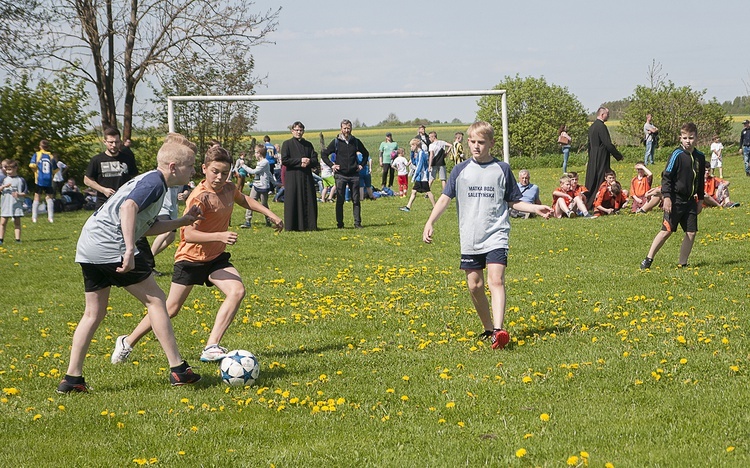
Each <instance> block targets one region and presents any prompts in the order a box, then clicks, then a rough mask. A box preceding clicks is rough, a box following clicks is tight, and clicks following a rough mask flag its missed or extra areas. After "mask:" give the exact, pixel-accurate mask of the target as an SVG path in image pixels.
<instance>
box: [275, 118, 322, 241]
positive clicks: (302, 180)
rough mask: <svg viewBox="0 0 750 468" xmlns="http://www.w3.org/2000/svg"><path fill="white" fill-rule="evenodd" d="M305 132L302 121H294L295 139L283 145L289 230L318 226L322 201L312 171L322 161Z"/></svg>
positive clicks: (285, 204) (285, 199) (311, 228)
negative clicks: (304, 136) (319, 205)
mask: <svg viewBox="0 0 750 468" xmlns="http://www.w3.org/2000/svg"><path fill="white" fill-rule="evenodd" d="M304 133H305V126H304V125H303V124H302V122H294V124H293V125H292V138H290V139H288V140H286V141H285V142H284V143H282V144H281V164H283V165H284V166H285V167H286V181H285V183H284V229H286V230H287V231H316V230H317V229H318V203H317V202H318V200H317V197H316V195H315V189H316V184H315V179H313V176H312V170H313V169H315V168H316V167H318V166H320V163H319V162H318V154H317V153H316V152H315V149H314V148H313V145H312V143H310V142H309V141H307V140H305V139H304V138H303V137H302V135H304Z"/></svg>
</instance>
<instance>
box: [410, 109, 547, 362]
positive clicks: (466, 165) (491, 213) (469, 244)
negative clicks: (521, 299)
mask: <svg viewBox="0 0 750 468" xmlns="http://www.w3.org/2000/svg"><path fill="white" fill-rule="evenodd" d="M466 134H467V136H468V146H469V153H470V154H471V158H470V159H468V160H466V161H464V162H462V163H460V164H458V165H457V166H455V167H454V168H453V171H451V175H450V179H449V181H448V184H447V185H446V186H445V189H444V190H443V194H442V195H440V198H439V199H438V201H437V203H436V204H435V207H434V208H433V209H432V213H430V217H429V219H428V220H427V223H426V224H425V226H424V231H423V233H422V240H424V242H426V243H428V244H429V243H431V242H432V235H433V232H434V228H433V225H434V223H435V222H436V221H437V220H438V219H439V218H440V216H441V215H442V214H443V213H444V212H445V210H446V209H447V208H448V205H449V204H450V202H451V199H452V198H456V204H457V205H458V207H459V209H458V210H457V211H458V227H459V238H460V244H461V269H462V270H464V271H465V272H466V283H467V286H468V288H469V293H470V294H471V300H472V302H473V303H474V307H475V309H476V311H477V315H479V319H480V320H481V321H482V325H483V326H484V333H482V338H484V339H487V338H489V339H490V341H491V343H492V349H502V348H503V347H505V345H507V344H508V342H509V341H510V335H509V334H508V332H507V331H506V330H505V329H503V321H504V319H505V267H506V265H507V263H508V237H509V235H510V220H509V218H510V217H509V208H513V209H516V210H518V211H523V212H526V213H535V214H537V215H539V216H542V217H544V218H549V216H550V215H551V214H552V208H550V207H549V206H546V205H534V204H532V203H528V202H522V201H520V200H521V191H520V190H519V189H518V184H517V183H516V180H515V177H514V176H513V173H512V172H511V170H510V166H509V165H508V164H506V163H505V162H503V161H499V160H497V159H495V158H494V157H492V156H491V155H490V150H491V149H492V147H493V146H494V145H495V139H494V130H493V128H492V126H491V125H490V124H489V123H487V122H476V123H474V124H472V125H471V126H470V127H469V129H468V130H467V132H466ZM485 267H486V268H487V282H488V285H489V288H490V294H491V296H492V311H491V312H490V305H489V302H488V301H487V296H486V295H485V292H484V269H485Z"/></svg>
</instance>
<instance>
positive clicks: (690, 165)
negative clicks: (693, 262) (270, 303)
mask: <svg viewBox="0 0 750 468" xmlns="http://www.w3.org/2000/svg"><path fill="white" fill-rule="evenodd" d="M696 135H697V129H696V127H695V125H694V124H686V125H684V126H683V127H682V130H681V135H680V143H681V146H680V147H679V148H677V149H676V150H675V151H674V152H673V154H672V156H671V157H670V159H669V162H668V164H667V167H666V169H665V171H664V177H663V185H662V188H661V193H662V198H663V208H664V221H663V223H662V230H661V231H660V232H659V234H657V236H656V237H655V238H654V241H653V243H652V245H651V248H650V250H649V254H648V256H647V257H646V259H645V260H644V261H643V262H642V263H641V268H649V267H650V266H651V262H652V261H653V258H654V255H655V254H656V253H657V252H658V250H659V249H660V248H661V246H662V245H663V244H664V242H665V241H666V239H667V238H669V236H670V235H671V233H672V232H674V230H675V229H676V227H677V226H681V227H682V228H683V230H684V231H685V240H684V241H683V245H682V247H681V249H680V265H682V266H685V265H687V257H688V255H689V254H690V249H691V248H692V244H693V241H694V238H695V234H696V231H697V215H698V213H700V209H701V206H702V201H703V200H704V177H703V174H704V171H705V167H706V161H705V157H704V156H703V154H702V153H701V152H700V151H698V150H697V149H695V146H694V144H695V138H696ZM467 136H468V147H469V153H470V156H471V157H470V158H469V159H467V160H465V161H463V162H460V163H459V164H457V165H456V166H455V167H454V169H453V171H452V172H451V174H450V178H449V179H448V181H447V184H446V187H445V188H444V190H443V192H442V194H441V196H440V198H439V199H438V200H437V201H436V202H434V207H433V209H432V212H431V213H430V216H429V218H428V220H427V222H426V223H425V226H424V229H423V234H422V240H423V241H424V242H425V243H428V244H430V243H432V242H433V238H434V235H435V223H437V221H438V220H439V218H440V217H441V216H442V214H443V213H444V212H445V211H446V209H447V208H448V206H449V204H450V202H451V200H452V199H453V198H456V200H457V203H458V204H459V206H460V210H457V211H458V213H457V214H458V228H459V239H460V269H462V270H464V272H465V275H466V282H467V287H468V290H469V294H470V296H471V299H472V302H473V304H474V307H475V309H476V312H477V314H478V316H479V319H480V321H481V323H482V325H483V327H484V331H483V332H482V333H481V338H483V339H487V340H489V341H490V343H491V347H492V348H493V349H502V348H503V347H505V346H506V345H507V344H508V343H509V342H510V334H509V333H508V331H507V330H506V329H505V328H504V318H505V304H506V296H505V270H506V267H507V263H508V248H509V235H510V227H511V225H510V221H509V218H510V217H509V211H510V209H515V210H517V211H521V212H525V213H533V214H535V215H538V216H541V217H543V218H545V219H546V218H549V217H550V216H552V215H555V216H557V215H558V214H559V215H560V217H562V216H563V214H564V215H565V216H571V215H569V214H568V213H570V212H571V211H572V210H576V211H580V212H582V213H584V214H583V216H586V215H588V213H587V211H586V209H585V203H583V204H582V202H583V201H584V200H583V199H582V192H583V191H585V188H583V187H581V186H578V185H577V177H576V176H575V174H573V177H572V178H571V177H570V176H569V175H568V176H566V178H565V179H564V180H561V186H560V188H559V189H558V190H556V192H559V193H556V195H555V196H556V197H557V198H556V203H555V207H554V208H553V207H550V206H546V205H541V204H534V203H529V202H525V201H521V197H522V193H521V191H520V189H519V188H518V184H517V183H516V180H515V177H514V175H513V173H512V172H511V170H510V166H509V165H508V164H507V163H505V162H503V161H500V160H498V159H496V158H494V157H493V156H492V155H491V154H490V150H491V149H492V147H493V146H494V144H495V140H494V130H493V128H492V126H491V125H490V124H489V123H486V122H476V123H474V124H472V125H471V126H470V127H469V129H468V131H467ZM179 138H181V137H177V136H175V137H172V139H171V140H169V142H168V143H165V144H164V146H163V147H162V148H161V149H160V151H159V156H158V158H157V161H158V168H157V170H155V171H151V172H149V173H146V174H143V175H141V176H138V177H136V178H135V179H132V180H131V181H130V182H128V183H127V184H126V185H125V186H123V187H122V188H121V189H120V190H119V191H118V192H117V193H116V194H115V195H113V197H112V199H111V200H109V201H108V202H107V203H106V204H105V205H104V206H103V207H102V208H101V209H100V210H99V211H97V213H96V214H95V216H92V217H91V218H90V219H89V220H88V221H87V223H86V226H85V227H84V229H82V233H81V237H80V239H79V242H78V249H77V254H76V261H77V262H78V263H80V264H81V267H82V270H83V276H84V284H85V288H86V311H85V313H84V317H83V319H82V320H81V321H80V322H79V325H78V327H77V328H76V331H75V334H74V337H73V347H72V350H71V360H70V364H69V367H68V371H67V373H66V375H65V378H64V379H63V381H62V382H61V383H60V385H59V387H58V392H62V393H68V392H86V391H88V386H87V385H86V383H85V381H84V379H83V376H82V366H83V359H84V357H85V355H86V352H87V350H88V345H89V343H90V341H91V339H92V337H93V333H94V331H95V330H96V328H97V327H98V325H99V324H100V323H101V321H102V319H103V318H104V315H105V314H106V306H107V300H108V296H109V290H110V287H111V286H113V285H115V286H121V287H124V288H125V289H126V290H128V292H130V293H131V294H133V295H134V296H135V297H136V298H138V299H139V300H141V302H143V304H144V305H145V306H146V307H147V310H148V316H147V317H145V318H144V319H143V320H142V321H141V323H140V324H139V325H138V326H137V327H136V328H135V329H134V330H133V331H132V332H131V333H130V334H129V335H122V336H119V337H118V338H117V340H116V347H115V350H114V352H113V353H112V357H111V360H112V362H113V363H119V362H123V361H125V360H127V359H128V358H129V356H130V354H131V352H132V350H133V345H135V343H136V342H137V341H138V340H139V339H140V338H142V337H143V336H144V335H145V334H146V333H148V332H149V331H150V330H151V329H153V330H154V332H155V334H156V336H157V338H158V339H159V341H160V342H161V344H162V347H163V348H164V351H165V353H166V354H167V358H168V361H169V365H170V380H171V383H172V385H183V384H189V383H194V382H197V381H198V380H199V379H200V376H199V375H198V374H195V373H194V372H192V369H191V368H190V366H189V365H188V364H187V362H186V361H184V360H183V359H182V357H181V356H180V354H179V351H178V350H177V346H176V341H175V339H174V332H173V330H172V327H171V323H170V321H169V319H170V318H171V317H174V316H175V315H176V314H177V313H178V312H179V311H180V309H181V307H182V305H183V304H184V302H185V301H186V299H187V297H188V295H189V293H190V291H191V290H192V288H193V286H194V285H196V284H206V285H208V286H211V285H216V286H217V287H218V288H219V289H220V290H221V291H222V292H223V293H224V294H225V295H226V299H225V300H224V302H223V303H222V305H221V307H220V309H219V311H218V313H217V316H216V320H215V323H214V327H213V329H212V330H211V333H210V335H209V338H208V341H207V343H206V346H205V348H204V349H203V352H202V355H201V361H206V362H211V361H216V360H219V359H221V358H223V357H224V355H225V352H226V349H225V348H223V347H221V345H220V341H221V339H222V337H223V335H224V333H225V332H226V330H227V328H228V326H229V325H230V324H231V322H232V320H233V318H234V316H235V314H236V312H237V310H238V308H239V305H240V303H241V301H242V298H243V297H244V295H245V289H244V285H243V284H242V280H241V278H240V275H239V273H238V271H237V270H236V269H235V268H234V266H233V265H232V264H231V263H230V262H229V258H230V255H229V254H228V253H227V252H225V249H226V245H232V244H234V243H235V242H237V239H238V236H237V233H235V232H231V231H228V230H227V228H228V224H229V219H230V217H231V212H232V206H233V204H238V205H240V206H242V207H244V208H246V209H251V210H253V211H258V212H261V213H263V214H264V215H266V216H267V217H269V219H270V220H271V221H272V222H273V224H274V225H275V226H276V228H277V229H278V230H281V229H282V228H283V223H282V221H281V219H279V218H278V217H277V216H276V215H275V214H274V213H273V212H271V211H270V210H269V209H268V208H266V207H264V206H263V205H262V204H260V203H258V202H257V201H256V200H255V199H253V198H252V197H248V196H245V195H243V194H242V193H241V192H240V191H239V190H237V187H235V185H234V184H233V183H231V182H230V181H229V180H228V179H229V174H230V170H231V168H232V159H231V157H230V156H229V154H228V153H227V152H226V150H224V149H223V148H221V147H213V148H211V149H209V151H208V153H207V154H206V157H205V160H204V163H203V172H204V173H205V175H206V178H205V180H203V181H202V182H201V183H200V184H199V185H198V187H197V188H196V190H194V191H193V192H192V193H191V194H190V196H189V198H188V199H187V202H186V204H187V206H186V209H185V215H184V216H183V217H182V218H178V219H176V220H172V221H162V220H158V219H157V220H155V216H156V214H157V213H158V208H159V207H160V206H161V202H162V200H163V198H164V196H165V192H166V187H167V186H171V185H179V184H184V183H185V182H186V181H187V180H188V179H189V178H190V176H192V174H193V173H194V169H193V163H194V160H195V154H194V151H191V150H190V146H189V145H190V144H189V142H187V141H186V140H184V139H183V140H184V141H183V140H180V139H179ZM410 146H411V149H412V151H413V152H414V153H416V154H417V155H418V158H420V159H423V158H424V155H423V154H422V153H423V150H422V149H421V143H420V141H419V140H418V139H414V140H412V141H411V142H410ZM193 147H194V146H193ZM424 165H425V164H424V162H423V161H422V162H419V161H418V168H417V172H418V174H417V176H415V178H418V179H419V180H416V183H415V190H414V191H413V192H412V198H413V197H414V195H415V193H419V191H418V190H417V188H418V187H423V186H424V184H425V183H426V180H425V179H424V177H425V171H424ZM637 169H638V175H637V176H636V178H637V179H638V180H637V182H638V183H637V184H636V186H637V187H638V188H637V190H635V191H637V192H638V193H640V192H641V191H642V190H643V188H644V187H645V186H647V185H648V184H641V182H643V179H644V178H650V177H651V175H650V174H649V173H648V172H647V170H644V169H645V168H644V167H642V165H640V166H638V167H637ZM634 180H635V179H634ZM417 183H418V184H419V185H416V184H417ZM618 185H619V184H618V183H617V181H616V178H615V176H614V173H612V174H608V176H607V180H606V181H605V182H604V183H603V184H602V186H601V187H599V190H598V191H597V198H601V199H602V202H601V203H600V204H599V206H600V207H602V208H604V209H603V210H600V212H601V213H611V211H607V210H615V209H618V208H616V207H617V204H618V203H623V205H624V202H622V197H621V195H622V191H621V188H620V191H619V192H618ZM631 186H632V184H631ZM631 190H632V189H631ZM425 193H429V192H425ZM599 195H601V197H599ZM637 196H638V197H639V199H640V200H641V202H643V201H644V199H643V198H642V197H641V196H640V195H637ZM641 202H639V203H641ZM621 206H622V205H621ZM610 207H612V208H610ZM118 225H119V226H121V227H122V229H119V230H118V229H113V227H114V226H118ZM179 226H182V227H183V228H182V230H181V234H180V245H179V247H178V248H177V253H176V255H175V267H174V275H173V277H172V284H171V287H170V291H169V296H168V297H167V298H166V299H165V297H164V294H163V292H161V290H160V289H159V287H158V286H157V285H156V282H155V281H154V279H153V275H152V274H151V270H150V269H147V268H146V267H144V265H143V261H142V259H141V258H140V257H141V255H140V253H139V252H137V251H136V248H135V244H134V240H135V239H137V238H138V237H139V236H141V235H144V234H148V235H152V234H156V233H159V232H165V231H167V230H169V229H173V228H175V227H179ZM485 269H487V277H486V279H485V274H484V270H485ZM485 284H486V285H487V287H488V288H489V291H490V296H491V301H490V300H488V298H487V295H486V292H485Z"/></svg>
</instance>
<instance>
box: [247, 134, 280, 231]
mask: <svg viewBox="0 0 750 468" xmlns="http://www.w3.org/2000/svg"><path fill="white" fill-rule="evenodd" d="M267 151H268V150H267V148H266V146H265V145H255V161H256V162H255V168H251V167H249V166H247V165H245V164H244V163H243V165H242V167H240V169H241V170H242V171H243V172H245V173H246V174H248V175H253V176H255V178H254V179H253V185H252V189H250V198H252V199H253V200H255V201H258V200H260V204H261V205H263V206H265V207H266V208H268V194H269V193H270V192H271V185H272V184H271V181H272V180H273V173H271V165H270V164H269V163H268V159H267V158H266V154H267ZM252 222H253V210H245V224H242V225H240V227H241V228H245V229H246V228H249V227H252ZM266 226H271V220H270V218H269V217H268V216H266Z"/></svg>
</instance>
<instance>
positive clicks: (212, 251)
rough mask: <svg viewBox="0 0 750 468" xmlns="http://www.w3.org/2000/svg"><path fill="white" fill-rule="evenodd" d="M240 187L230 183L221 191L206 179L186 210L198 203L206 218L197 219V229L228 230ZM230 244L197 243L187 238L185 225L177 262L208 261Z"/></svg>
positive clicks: (209, 230)
mask: <svg viewBox="0 0 750 468" xmlns="http://www.w3.org/2000/svg"><path fill="white" fill-rule="evenodd" d="M236 190H237V187H236V186H235V185H234V184H233V183H231V182H227V183H226V184H224V186H223V187H222V188H221V191H219V192H214V191H213V190H211V189H210V188H209V187H208V185H206V181H205V180H202V181H201V183H200V184H198V186H197V187H195V190H193V192H192V193H191V194H190V196H189V197H188V199H187V201H186V202H185V212H187V210H189V209H190V208H191V207H192V206H198V207H199V208H200V209H201V212H202V213H203V217H204V218H205V219H201V220H198V221H196V222H195V223H194V224H193V228H194V229H197V230H198V231H201V232H225V231H226V230H227V228H229V221H230V220H231V218H232V208H233V207H234V193H235V191H236ZM226 247H227V246H226V244H225V243H224V242H221V241H215V242H205V243H201V244H195V243H192V242H187V241H185V227H183V228H182V229H180V245H178V246H177V252H176V253H175V254H174V261H175V262H179V261H188V262H208V261H211V260H213V259H214V258H216V257H218V256H219V255H221V254H222V253H223V252H224V250H226Z"/></svg>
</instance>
